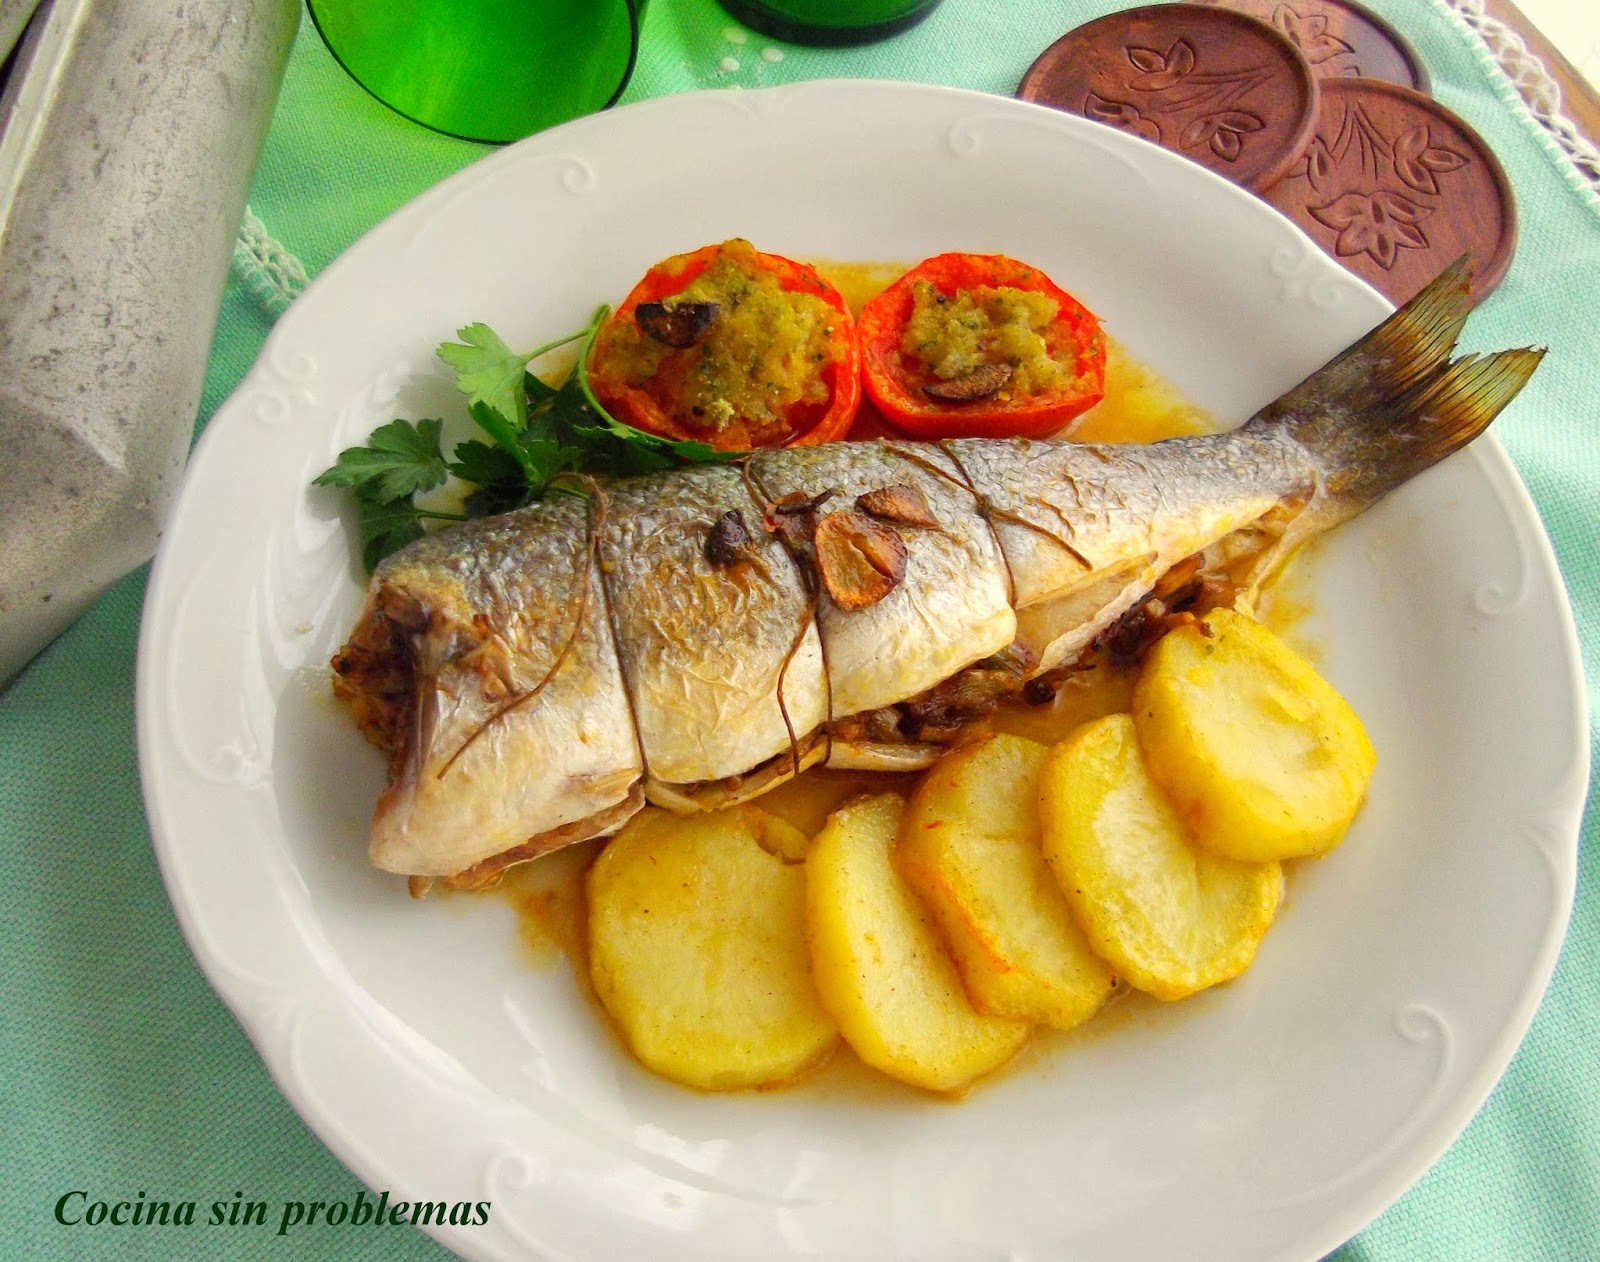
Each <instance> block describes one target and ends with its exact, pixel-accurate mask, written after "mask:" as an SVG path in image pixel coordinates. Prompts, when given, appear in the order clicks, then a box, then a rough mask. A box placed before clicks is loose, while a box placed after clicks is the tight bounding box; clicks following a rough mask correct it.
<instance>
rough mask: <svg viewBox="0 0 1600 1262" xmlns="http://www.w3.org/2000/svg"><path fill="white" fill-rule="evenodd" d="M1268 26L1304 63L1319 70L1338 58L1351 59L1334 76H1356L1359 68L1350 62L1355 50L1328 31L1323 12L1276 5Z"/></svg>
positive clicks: (1325, 16) (1326, 19)
mask: <svg viewBox="0 0 1600 1262" xmlns="http://www.w3.org/2000/svg"><path fill="white" fill-rule="evenodd" d="M1272 25H1273V26H1275V27H1276V28H1277V29H1278V30H1279V31H1281V32H1282V33H1283V35H1284V36H1285V37H1286V38H1287V39H1288V40H1289V42H1290V43H1291V44H1293V45H1294V46H1295V47H1296V48H1298V49H1299V50H1300V51H1301V52H1302V53H1304V54H1305V55H1306V60H1307V61H1309V62H1310V63H1311V64H1312V65H1313V66H1315V67H1318V68H1321V67H1322V66H1324V65H1325V64H1326V63H1328V62H1331V61H1333V60H1334V59H1335V58H1338V57H1348V58H1351V60H1350V61H1349V62H1348V63H1346V64H1345V65H1341V66H1339V67H1338V68H1337V70H1336V72H1335V73H1337V74H1341V75H1358V74H1360V73H1361V67H1359V66H1358V65H1356V63H1355V61H1354V57H1355V52H1356V50H1355V49H1354V48H1353V47H1352V46H1351V45H1349V44H1347V43H1345V41H1344V40H1342V39H1340V38H1339V37H1338V36H1337V35H1334V34H1333V33H1332V32H1331V31H1330V30H1328V15H1327V14H1326V13H1306V12H1303V11H1301V10H1299V9H1296V8H1295V7H1294V6H1293V5H1289V4H1280V5H1279V6H1278V7H1277V8H1276V9H1274V10H1273V11H1272Z"/></svg>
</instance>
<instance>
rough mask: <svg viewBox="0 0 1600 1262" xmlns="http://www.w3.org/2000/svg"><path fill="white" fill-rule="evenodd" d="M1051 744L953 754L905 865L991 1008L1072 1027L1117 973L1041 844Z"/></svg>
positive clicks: (984, 746)
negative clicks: (1043, 783)
mask: <svg viewBox="0 0 1600 1262" xmlns="http://www.w3.org/2000/svg"><path fill="white" fill-rule="evenodd" d="M1049 752H1050V749H1049V746H1047V745H1042V744H1040V743H1039V742H1038V741H1030V740H1025V739H1024V738H1022V737H1020V736H1005V735H1001V736H993V737H990V738H989V739H988V740H985V741H980V742H979V743H977V744H975V745H968V746H966V747H965V748H963V749H958V750H956V751H954V752H953V753H950V754H946V755H945V756H944V757H943V758H941V759H940V760H939V761H938V763H936V764H935V765H934V767H933V768H932V770H930V771H929V772H928V774H927V775H926V776H925V777H924V778H923V781H922V784H921V786H920V787H919V788H918V790H917V793H916V796H914V797H913V798H912V799H911V805H910V807H909V808H908V809H907V811H906V817H905V820H904V822H903V823H902V824H901V826H900V841H899V844H898V845H897V846H896V848H895V863H896V865H897V866H898V867H899V869H900V872H901V874H902V875H903V876H904V877H905V878H906V881H907V883H908V884H910V886H911V888H912V889H913V890H914V891H916V893H917V894H918V895H919V896H920V897H921V899H922V901H923V902H924V903H925V904H927V906H928V908H929V910H931V911H932V912H933V915H934V919H935V921H936V922H937V923H938V925H939V929H940V931H941V933H942V936H943V938H944V943H945V946H946V947H948V948H949V950H950V954H951V956H952V957H953V958H954V960H955V963H956V968H957V969H958V970H959V971H960V973H961V980H962V982H963V983H965V985H966V989H967V996H968V998H970V999H971V1000H972V1004H973V1006H974V1007H975V1008H977V1009H978V1011H980V1012H987V1013H990V1014H992V1015H994V1016H1002V1017H1017V1018H1020V1019H1022V1020H1026V1021H1036V1022H1039V1023H1040V1024H1042V1025H1050V1026H1054V1027H1056V1028H1057V1029H1062V1030H1065V1029H1070V1028H1071V1027H1073V1026H1075V1025H1077V1024H1078V1023H1079V1022H1081V1021H1084V1020H1085V1019H1087V1018H1088V1017H1090V1016H1092V1015H1093V1014H1094V1012H1095V1011H1096V1010H1097V1009H1098V1008H1099V1007H1100V1005H1101V1004H1103V1003H1104V1002H1105V1001H1106V999H1107V998H1108V997H1109V996H1110V994H1111V991H1112V989H1113V987H1114V986H1115V982H1116V979H1115V976H1114V975H1113V974H1112V972H1111V970H1110V968H1108V967H1107V966H1106V964H1105V962H1104V961H1102V960H1101V959H1100V958H1099V957H1098V956H1096V955H1095V954H1094V952H1093V951H1091V950H1090V949H1089V942H1088V939H1086V938H1085V937H1084V935H1083V930H1081V929H1080V928H1078V925H1077V922H1076V921H1075V920H1073V918H1072V912H1071V911H1070V910H1069V909H1068V907H1067V903H1066V900H1065V899H1064V898H1063V897H1062V894H1061V889H1060V887H1059V886H1058V885H1057V884H1056V881H1055V878H1054V877H1053V876H1052V875H1051V874H1050V868H1049V866H1048V865H1047V864H1046V863H1045V858H1044V852H1043V850H1042V849H1041V848H1040V844H1039V768H1040V767H1041V766H1043V765H1044V760H1045V756H1046V755H1047V754H1048V753H1049Z"/></svg>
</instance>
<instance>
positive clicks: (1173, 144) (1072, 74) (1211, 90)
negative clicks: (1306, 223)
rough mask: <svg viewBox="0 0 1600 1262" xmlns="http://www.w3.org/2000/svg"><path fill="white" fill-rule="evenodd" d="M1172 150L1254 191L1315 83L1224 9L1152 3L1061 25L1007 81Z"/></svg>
mask: <svg viewBox="0 0 1600 1262" xmlns="http://www.w3.org/2000/svg"><path fill="white" fill-rule="evenodd" d="M1017 95H1018V96H1019V97H1021V98H1022V99H1023V100H1025V101H1035V102H1038V103H1039V104H1042V105H1052V106H1055V107H1056V108H1058V109H1064V110H1068V111H1070V112H1072V113H1075V114H1082V115H1083V116H1084V117H1086V118H1092V119H1095V120H1097V121H1099V122H1102V123H1109V124H1111V125H1112V126H1114V127H1120V128H1122V129H1123V130H1124V131H1129V132H1132V133H1134V134H1135V135H1137V136H1142V137H1143V138H1144V139H1146V140H1149V141H1153V142H1155V143H1156V144H1159V145H1164V146H1165V147H1166V148H1169V149H1173V150H1176V151H1177V152H1178V153H1181V154H1183V155H1185V156H1186V157H1189V158H1192V159H1194V160H1195V161H1196V162H1199V163H1201V164H1202V165H1204V166H1206V167H1209V168H1210V169H1211V170H1213V171H1215V172H1217V174H1219V175H1223V176H1226V177H1227V178H1228V179H1230V180H1232V181H1234V182H1235V183H1236V184H1242V185H1243V186H1244V187H1246V188H1248V189H1251V190H1254V191H1260V190H1261V189H1264V188H1268V187H1270V186H1271V185H1273V184H1275V183H1277V182H1278V181H1279V180H1281V179H1282V178H1283V177H1284V176H1285V175H1286V174H1287V173H1288V172H1289V170H1290V168H1291V167H1292V166H1293V165H1294V164H1295V162H1296V161H1297V160H1298V159H1299V157H1300V154H1301V152H1302V150H1304V148H1305V146H1306V144H1307V143H1308V142H1309V141H1310V139H1311V135H1312V132H1313V130H1314V129H1315V126H1316V119H1317V83H1316V80H1315V79H1314V78H1313V76H1312V73H1311V67H1310V65H1309V64H1308V63H1307V61H1306V59H1305V57H1304V55H1303V54H1302V53H1301V52H1300V50H1299V49H1298V48H1296V47H1295V46H1294V44H1293V43H1291V42H1290V41H1289V39H1287V38H1286V37H1285V36H1284V35H1283V34H1281V33H1280V32H1279V31H1276V30H1274V29H1273V28H1272V27H1271V26H1269V25H1268V24H1267V23H1265V22H1262V21H1259V20H1258V19H1256V18H1253V17H1250V16H1249V15H1247V14H1244V13H1240V12H1238V11H1237V10H1234V9H1225V8H1218V7H1214V6H1210V5H1203V4H1153V5H1146V6H1143V7H1141V8H1137V9H1126V10H1123V11H1122V12H1120V13H1112V14H1109V15H1107V16H1106V17H1103V18H1098V19H1096V20H1095V21H1093V22H1088V23H1085V24H1084V25H1083V26H1080V27H1077V28H1076V29H1075V30H1071V31H1068V32H1067V34H1065V35H1063V36H1062V37H1061V38H1060V39H1058V40H1057V41H1056V42H1055V43H1054V44H1052V45H1050V47H1049V48H1047V49H1045V51H1044V52H1043V53H1041V54H1040V56H1039V57H1038V59H1037V60H1036V61H1035V62H1034V63H1033V65H1032V66H1031V67H1029V69H1028V72H1027V74H1025V75H1024V76H1023V78H1022V82H1021V84H1020V85H1019V86H1018V88H1017Z"/></svg>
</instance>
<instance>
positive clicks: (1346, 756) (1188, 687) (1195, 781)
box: [1133, 609, 1376, 861]
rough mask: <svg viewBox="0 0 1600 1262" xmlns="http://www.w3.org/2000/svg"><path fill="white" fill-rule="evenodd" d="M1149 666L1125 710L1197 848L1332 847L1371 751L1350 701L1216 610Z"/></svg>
mask: <svg viewBox="0 0 1600 1262" xmlns="http://www.w3.org/2000/svg"><path fill="white" fill-rule="evenodd" d="M1205 621H1206V624H1207V625H1208V626H1209V627H1210V630H1211V634H1210V635H1209V636H1207V635H1206V634H1204V633H1203V632H1202V631H1201V629H1200V628H1199V627H1196V626H1189V627H1180V628H1179V629H1177V630H1175V631H1172V632H1170V633H1169V634H1168V635H1166V636H1165V637H1164V638H1163V639H1162V640H1161V642H1160V643H1159V644H1157V645H1156V647H1155V649H1154V650H1153V651H1152V652H1151V654H1150V656H1149V658H1148V659H1147V660H1146V662H1145V666H1144V669H1143V670H1142V671H1141V673H1140V676H1139V682H1138V684H1137V685H1136V686H1135V688H1134V696H1133V714H1134V719H1135V722H1136V724H1137V726H1138V731H1139V744H1140V747H1141V748H1142V749H1143V750H1144V755H1145V760H1146V762H1147V763H1148V765H1149V768H1150V774H1151V775H1152V776H1153V777H1154V778H1155V780H1156V782H1157V783H1158V784H1160V785H1161V787H1162V788H1163V789H1164V790H1165V791H1166V794H1167V796H1168V797H1169V798H1170V799H1171V800H1172V802H1173V805H1175V806H1176V807H1177V808H1178V810H1179V812H1180V813H1181V814H1182V815H1183V818H1184V821H1185V823H1186V824H1187V825H1188V828H1189V832H1190V834H1191V835H1192V836H1193V837H1194V839H1195V840H1196V841H1198V842H1199V843H1200V844H1201V845H1203V846H1206V847H1207V848H1208V849H1211V850H1214V851H1216V852H1217V853H1218V854H1224V855H1228V856H1230V857H1231V858H1234V859H1250V860H1257V861H1259V860H1266V859H1291V858H1298V857H1301V856H1304V855H1314V854H1322V853H1323V852H1324V851H1327V850H1329V849H1331V848H1332V847H1333V846H1335V845H1336V844H1338V842H1339V840H1340V839H1341V838H1342V837H1343V836H1344V834H1345V830H1346V829H1347V828H1349V826H1350V821H1351V820H1352V819H1353V818H1354V817H1355V814H1356V811H1357V810H1359V809H1360V807H1361V803H1362V801H1363V799H1364V798H1365V796H1366V792H1367V782H1368V781H1369V780H1370V779H1371V777H1372V769H1373V765H1374V762H1375V760H1376V759H1375V755H1374V753H1373V749H1372V742H1371V741H1369V740H1368V739H1367V733H1366V729H1365V728H1363V727H1362V726H1361V720H1360V719H1359V718H1357V717H1356V713H1355V711H1354V710H1352V709H1351V708H1350V704H1349V703H1348V702H1347V701H1346V700H1345V699H1344V698H1343V697H1341V696H1340V695H1339V693H1338V692H1337V691H1336V690H1335V689H1334V687H1333V685H1332V684H1330V683H1329V682H1328V681H1327V680H1326V679H1324V678H1323V677H1322V676H1321V675H1319V674H1318V673H1317V672H1316V670H1315V669H1313V667H1312V666H1311V664H1310V663H1309V662H1307V661H1306V660H1305V659H1304V658H1303V657H1301V656H1300V655H1299V654H1298V653H1296V652H1295V651H1294V650H1293V649H1292V648H1290V647H1289V646H1288V645H1287V644H1285V643H1284V642H1283V641H1282V640H1281V639H1279V638H1278V637H1277V636H1276V635H1274V634H1273V633H1272V632H1271V631H1268V630H1267V629H1266V628H1265V627H1263V626H1261V625H1260V624H1259V623H1258V622H1255V621H1254V620H1253V619H1250V618H1247V617H1244V616H1243V615H1241V614H1236V613H1234V612H1232V611H1231V610H1226V609H1218V610H1215V611H1214V612H1212V613H1208V614H1207V615H1206V617H1205Z"/></svg>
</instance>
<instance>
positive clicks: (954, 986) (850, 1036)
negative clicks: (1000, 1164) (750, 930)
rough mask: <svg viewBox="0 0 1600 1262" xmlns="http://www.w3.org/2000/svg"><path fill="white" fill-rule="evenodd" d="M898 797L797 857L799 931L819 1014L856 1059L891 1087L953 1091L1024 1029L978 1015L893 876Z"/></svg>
mask: <svg viewBox="0 0 1600 1262" xmlns="http://www.w3.org/2000/svg"><path fill="white" fill-rule="evenodd" d="M904 813H905V803H904V801H903V800H902V799H901V798H900V797H898V796H897V795H895V794H892V793H886V794H880V795H879V796H877V797H869V798H858V799H856V800H855V801H853V802H848V803H846V804H845V805H844V806H842V807H840V808H839V810H837V811H835V812H834V814H833V815H832V816H831V817H830V818H829V820H828V823H827V824H826V825H825V826H824V827H823V829H822V831H821V832H820V833H818V834H817V836H816V839H815V840H814V841H813V842H812V843H811V851H810V853H809V854H808V855H807V856H806V930H807V936H808V938H809V940H810V943H811V961H812V969H813V972H814V974H815V977H816V983H817V991H818V993H820V994H821V996H822V1002H823V1006H824V1007H826V1008H827V1010H828V1011H829V1012H830V1013H832V1014H833V1019H834V1020H835V1021H837V1022H838V1024H839V1030H840V1032H841V1033H842V1034H843V1035H844V1039H845V1042H847V1043H848V1044H849V1045H850V1046H851V1047H852V1048H854V1049H855V1052H856V1054H857V1055H858V1056H860V1057H861V1059H862V1060H863V1061H865V1062H866V1063H867V1064H869V1065H872V1066H874V1067H875V1068H878V1069H881V1070H882V1071H883V1072H884V1073H886V1074H889V1075H890V1076H891V1077H894V1078H898V1079H900V1080H901V1081H902V1082H908V1083H911V1084H912V1085H913V1086H917V1087H924V1088H926V1089H928V1090H930V1091H955V1090H958V1089H959V1088H961V1087H964V1086H965V1085H967V1084H968V1083H969V1082H971V1081H972V1080H973V1079H975V1078H977V1077H979V1076H980V1075H982V1074H985V1073H988V1072H989V1071H990V1070H992V1069H995V1068H996V1067H998V1066H999V1065H1002V1064H1004V1063H1005V1062H1006V1061H1007V1060H1009V1059H1010V1058H1011V1056H1012V1055H1013V1054H1014V1053H1015V1052H1016V1051H1017V1049H1018V1048H1019V1047H1021V1046H1022V1044H1023V1042H1024V1040H1026V1039H1027V1037H1028V1030H1029V1026H1028V1024H1027V1023H1026V1022H1023V1021H1012V1020H1007V1019H1006V1018H1004V1017H991V1016H984V1015H983V1014H981V1013H979V1012H977V1011H975V1010H974V1009H973V1007H972V1005H971V1003H969V1002H968V1000H967V995H966V991H965V990H964V989H963V988H962V985H961V978H960V975H959V974H957V972H956V968H955V965H954V964H953V963H952V962H951V960H950V957H949V956H948V955H947V954H946V953H945V950H944V947H943V945H942V944H941V943H940V941H939V935H938V931H937V929H936V928H935V927H934V924H933V921H932V918H931V916H930V914H929V912H928V911H927V910H926V909H925V908H924V907H923V906H922V904H921V903H920V902H919V901H918V900H917V897H916V895H914V894H913V893H912V892H911V890H910V889H909V888H908V887H907V886H906V884H905V882H904V881H903V880H901V878H900V874H899V873H898V872H896V871H895V868H894V863H893V861H892V859H891V858H890V849H891V847H892V846H893V845H894V842H895V837H896V835H897V834H898V832H899V830H900V821H901V818H902V816H903V815H904Z"/></svg>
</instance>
